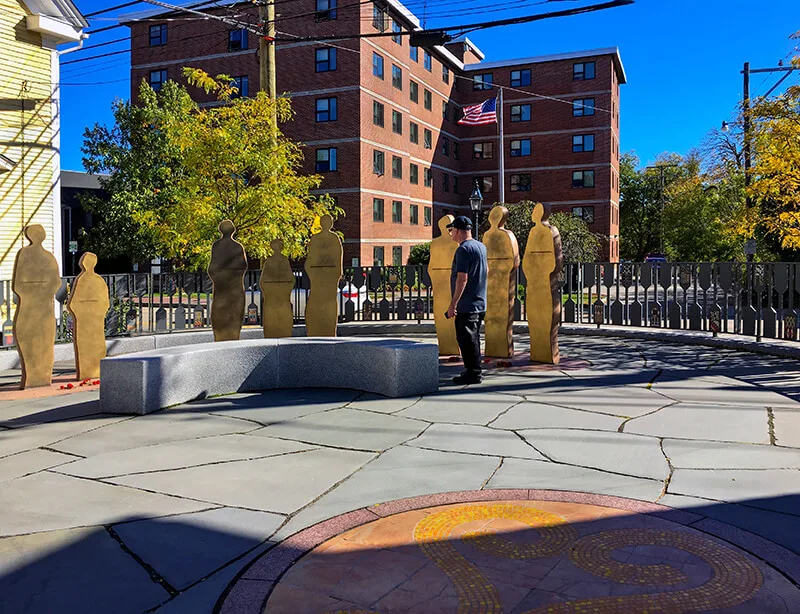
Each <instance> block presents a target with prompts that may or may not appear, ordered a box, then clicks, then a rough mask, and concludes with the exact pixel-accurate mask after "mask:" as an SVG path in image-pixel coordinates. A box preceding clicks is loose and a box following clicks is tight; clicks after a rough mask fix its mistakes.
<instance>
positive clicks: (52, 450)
mask: <svg viewBox="0 0 800 614" xmlns="http://www.w3.org/2000/svg"><path fill="white" fill-rule="evenodd" d="M32 450H45V451H47V452H54V453H56V454H64V455H66V456H74V457H75V458H79V459H81V460H83V459H85V458H87V457H86V456H81V455H80V454H75V453H74V452H62V451H61V450H56V449H55V448H51V447H50V446H39V447H38V448H31V449H30V450H25V452H31V451H32ZM23 453H24V452H17V454H23ZM11 456H16V454H11ZM3 458H8V457H6V456H4V457H3ZM67 462H73V461H67Z"/></svg>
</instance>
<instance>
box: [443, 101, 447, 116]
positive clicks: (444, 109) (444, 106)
mask: <svg viewBox="0 0 800 614" xmlns="http://www.w3.org/2000/svg"><path fill="white" fill-rule="evenodd" d="M442 119H447V101H446V100H442Z"/></svg>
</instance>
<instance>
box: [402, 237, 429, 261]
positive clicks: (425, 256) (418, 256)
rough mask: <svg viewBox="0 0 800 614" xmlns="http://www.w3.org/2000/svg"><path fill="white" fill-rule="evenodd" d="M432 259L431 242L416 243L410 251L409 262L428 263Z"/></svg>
mask: <svg viewBox="0 0 800 614" xmlns="http://www.w3.org/2000/svg"><path fill="white" fill-rule="evenodd" d="M430 260H431V242H430V241H427V242H425V243H420V244H419V245H414V246H413V247H412V248H411V249H410V250H409V251H408V261H407V262H408V264H424V265H427V264H428V263H429V262H430Z"/></svg>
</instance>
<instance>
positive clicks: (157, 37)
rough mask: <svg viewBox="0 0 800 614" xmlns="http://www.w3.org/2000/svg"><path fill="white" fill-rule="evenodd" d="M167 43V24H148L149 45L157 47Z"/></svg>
mask: <svg viewBox="0 0 800 614" xmlns="http://www.w3.org/2000/svg"><path fill="white" fill-rule="evenodd" d="M166 44H167V24H165V23H161V24H158V25H157V26H150V46H151V47H158V46H159V45H166Z"/></svg>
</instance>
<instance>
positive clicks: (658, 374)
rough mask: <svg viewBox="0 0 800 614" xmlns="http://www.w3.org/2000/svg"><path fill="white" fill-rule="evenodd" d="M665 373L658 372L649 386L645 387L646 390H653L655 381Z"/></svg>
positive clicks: (660, 370) (662, 370)
mask: <svg viewBox="0 0 800 614" xmlns="http://www.w3.org/2000/svg"><path fill="white" fill-rule="evenodd" d="M663 372H664V369H659V370H658V371H656V374H655V375H654V376H653V378H652V379H651V380H650V381H649V382H648V383H647V386H645V388H647V389H648V390H652V389H653V384H654V383H655V381H656V380H657V379H658V377H659V376H660V375H661V374H662V373H663Z"/></svg>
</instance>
